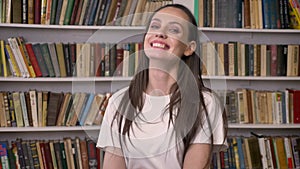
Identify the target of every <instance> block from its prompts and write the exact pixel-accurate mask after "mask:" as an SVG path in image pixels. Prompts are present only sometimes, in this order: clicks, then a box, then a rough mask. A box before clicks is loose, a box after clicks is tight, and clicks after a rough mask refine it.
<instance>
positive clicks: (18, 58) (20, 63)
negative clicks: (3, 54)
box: [8, 38, 30, 77]
mask: <svg viewBox="0 0 300 169" xmlns="http://www.w3.org/2000/svg"><path fill="white" fill-rule="evenodd" d="M8 43H9V45H10V47H11V49H12V52H13V54H14V56H15V58H16V61H17V65H18V67H19V69H20V71H21V74H22V76H23V77H30V76H29V71H28V69H27V67H26V64H25V62H24V58H23V55H22V53H21V51H20V48H19V45H18V42H17V40H16V38H9V39H8Z"/></svg>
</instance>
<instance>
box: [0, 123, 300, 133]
mask: <svg viewBox="0 0 300 169" xmlns="http://www.w3.org/2000/svg"><path fill="white" fill-rule="evenodd" d="M228 128H229V130H230V129H247V130H248V129H270V130H278V129H282V130H287V129H299V130H300V124H229V125H228ZM68 131H70V132H71V131H100V126H72V127H67V126H51V127H49V126H48V127H0V133H14V132H16V133H18V132H68Z"/></svg>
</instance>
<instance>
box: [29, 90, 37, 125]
mask: <svg viewBox="0 0 300 169" xmlns="http://www.w3.org/2000/svg"><path fill="white" fill-rule="evenodd" d="M29 97H30V105H31V113H32V126H33V127H38V112H37V100H36V99H37V96H36V91H35V90H30V91H29Z"/></svg>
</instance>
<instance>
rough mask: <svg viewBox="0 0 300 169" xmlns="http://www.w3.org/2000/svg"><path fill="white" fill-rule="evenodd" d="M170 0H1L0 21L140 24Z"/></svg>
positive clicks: (170, 0)
mask: <svg viewBox="0 0 300 169" xmlns="http://www.w3.org/2000/svg"><path fill="white" fill-rule="evenodd" d="M170 3H172V0H160V1H156V0H155V1H154V0H123V1H122V0H28V1H22V0H13V1H10V0H3V1H1V4H0V5H1V8H0V13H1V15H0V16H1V17H0V23H23V24H44V25H89V26H90V25H118V26H125V25H127V26H129V25H130V26H137V25H144V24H145V22H146V20H147V18H148V17H149V15H150V14H151V12H153V11H154V10H155V9H157V8H159V7H160V6H163V5H166V4H170Z"/></svg>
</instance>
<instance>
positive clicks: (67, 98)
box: [56, 92, 72, 126]
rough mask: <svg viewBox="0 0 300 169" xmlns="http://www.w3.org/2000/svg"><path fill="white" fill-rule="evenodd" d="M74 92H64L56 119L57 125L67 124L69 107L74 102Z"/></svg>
mask: <svg viewBox="0 0 300 169" xmlns="http://www.w3.org/2000/svg"><path fill="white" fill-rule="evenodd" d="M71 97H72V94H71V93H69V92H67V93H65V94H64V97H63V100H62V102H61V107H60V110H59V112H58V115H57V119H56V126H63V125H65V117H68V116H67V113H68V107H69V105H70V104H72V99H71Z"/></svg>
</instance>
